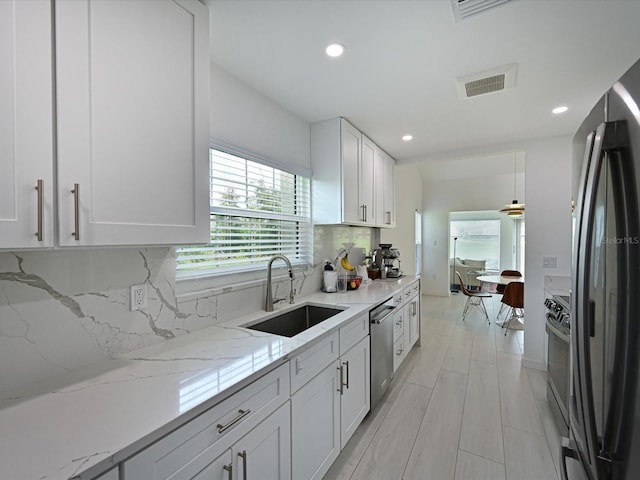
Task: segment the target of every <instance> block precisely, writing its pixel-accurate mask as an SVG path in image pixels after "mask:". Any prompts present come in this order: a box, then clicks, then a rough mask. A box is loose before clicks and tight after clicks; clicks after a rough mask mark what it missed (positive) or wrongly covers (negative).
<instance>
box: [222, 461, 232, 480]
mask: <svg viewBox="0 0 640 480" xmlns="http://www.w3.org/2000/svg"><path fill="white" fill-rule="evenodd" d="M222 468H223V469H224V470H226V471H227V472H229V480H233V463H230V464H229V465H223V466H222Z"/></svg>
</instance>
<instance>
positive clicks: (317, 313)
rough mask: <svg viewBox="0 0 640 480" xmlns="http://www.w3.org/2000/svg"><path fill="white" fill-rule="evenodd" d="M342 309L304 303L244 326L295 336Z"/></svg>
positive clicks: (285, 335) (284, 335) (275, 333)
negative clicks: (293, 308)
mask: <svg viewBox="0 0 640 480" xmlns="http://www.w3.org/2000/svg"><path fill="white" fill-rule="evenodd" d="M342 311H343V310H340V309H338V308H330V307H320V306H317V305H304V306H301V307H298V308H296V309H295V310H290V311H288V312H283V313H281V314H279V315H276V316H275V317H271V318H269V319H267V320H263V321H262V322H259V323H254V324H253V325H244V327H245V328H249V329H251V330H258V331H260V332H267V333H273V334H274V335H281V336H283V337H293V336H295V335H297V334H299V333H300V332H304V331H305V330H307V329H308V328H311V327H313V326H314V325H318V324H319V323H322V322H324V321H325V320H327V319H328V318H331V317H333V316H334V315H337V314H339V313H341V312H342Z"/></svg>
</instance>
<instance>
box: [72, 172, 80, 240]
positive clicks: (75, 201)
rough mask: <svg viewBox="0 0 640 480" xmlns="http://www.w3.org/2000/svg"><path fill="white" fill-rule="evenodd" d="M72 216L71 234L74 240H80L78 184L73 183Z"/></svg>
mask: <svg viewBox="0 0 640 480" xmlns="http://www.w3.org/2000/svg"><path fill="white" fill-rule="evenodd" d="M71 193H73V215H74V224H73V226H74V230H75V231H74V232H73V233H72V234H71V235H73V238H75V239H76V240H80V184H79V183H74V184H73V190H71Z"/></svg>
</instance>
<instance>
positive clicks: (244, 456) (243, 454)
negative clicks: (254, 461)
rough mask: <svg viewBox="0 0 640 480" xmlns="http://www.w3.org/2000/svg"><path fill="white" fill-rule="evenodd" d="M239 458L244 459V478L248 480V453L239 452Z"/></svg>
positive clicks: (244, 451)
mask: <svg viewBox="0 0 640 480" xmlns="http://www.w3.org/2000/svg"><path fill="white" fill-rule="evenodd" d="M238 456H239V457H240V458H241V459H242V478H243V480H247V451H246V450H243V451H241V452H238Z"/></svg>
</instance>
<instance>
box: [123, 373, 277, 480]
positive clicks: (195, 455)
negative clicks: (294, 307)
mask: <svg viewBox="0 0 640 480" xmlns="http://www.w3.org/2000/svg"><path fill="white" fill-rule="evenodd" d="M288 398H289V365H288V364H284V365H281V366H280V367H278V368H277V369H276V370H274V371H272V372H270V373H268V374H266V375H265V376H263V377H261V378H259V379H258V380H256V381H255V382H253V383H251V384H250V385H248V386H246V387H245V388H243V389H242V390H240V391H239V392H237V393H235V394H234V395H232V396H231V397H229V398H227V399H226V400H223V401H222V402H221V403H219V404H218V405H216V406H214V407H212V408H210V409H209V410H207V411H206V412H204V413H203V414H202V415H199V416H198V417H196V418H194V419H193V420H191V421H190V422H188V423H187V424H185V425H183V426H182V427H180V428H179V429H178V430H176V431H175V432H173V433H170V434H169V435H167V436H166V437H164V438H163V439H161V440H159V441H158V442H156V443H154V444H153V445H151V446H150V447H149V448H147V449H146V450H143V451H142V452H140V453H139V454H137V455H135V456H134V457H132V458H131V459H130V460H127V461H126V462H124V464H123V465H124V480H137V479H142V478H144V479H145V480H165V479H171V480H182V479H191V478H192V477H193V476H194V475H196V474H197V473H198V472H199V471H201V470H202V469H203V468H205V467H206V466H207V465H208V464H209V463H210V462H211V458H216V457H217V456H218V455H220V454H221V453H222V452H224V450H225V449H228V448H229V447H230V446H231V445H232V444H233V443H234V442H237V441H238V440H239V439H240V438H241V437H242V436H244V435H245V434H247V433H248V432H249V431H250V430H251V429H252V428H254V427H255V426H256V425H258V423H260V422H261V421H262V420H264V419H265V418H266V417H268V416H269V414H271V413H272V412H274V411H275V410H276V409H277V408H278V407H279V406H280V405H282V404H283V403H284V402H285V401H286V400H287V399H288Z"/></svg>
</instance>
